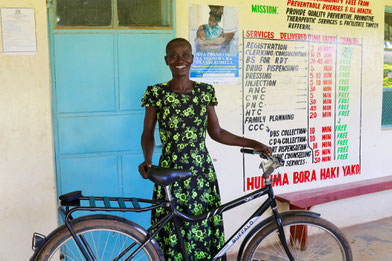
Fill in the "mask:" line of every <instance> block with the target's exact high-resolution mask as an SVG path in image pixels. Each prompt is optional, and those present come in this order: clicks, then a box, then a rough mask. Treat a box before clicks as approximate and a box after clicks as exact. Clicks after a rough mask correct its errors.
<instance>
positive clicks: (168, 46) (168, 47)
mask: <svg viewBox="0 0 392 261" xmlns="http://www.w3.org/2000/svg"><path fill="white" fill-rule="evenodd" d="M177 43H182V44H185V45H188V47H189V49H191V50H192V45H191V44H190V43H189V41H188V40H186V39H184V38H175V39H173V40H171V41H170V42H168V43H167V45H166V54H167V53H168V51H169V49H170V48H172V46H173V45H175V44H177Z"/></svg>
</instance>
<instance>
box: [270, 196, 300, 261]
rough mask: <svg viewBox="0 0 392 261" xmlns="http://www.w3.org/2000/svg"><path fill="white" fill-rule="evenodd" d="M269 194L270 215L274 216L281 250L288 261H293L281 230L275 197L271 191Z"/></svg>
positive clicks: (280, 220) (281, 225)
mask: <svg viewBox="0 0 392 261" xmlns="http://www.w3.org/2000/svg"><path fill="white" fill-rule="evenodd" d="M269 194H270V195H269V196H270V198H271V199H272V203H271V208H272V213H273V214H274V217H275V221H276V226H277V227H278V232H279V239H280V242H281V243H282V245H283V248H284V251H285V252H286V254H287V257H288V258H289V259H290V261H294V257H293V255H292V254H291V252H290V249H289V245H288V243H287V240H286V235H285V233H284V229H283V223H282V217H281V215H280V213H279V212H278V206H277V204H276V200H275V197H274V195H273V194H272V192H271V190H270V193H269Z"/></svg>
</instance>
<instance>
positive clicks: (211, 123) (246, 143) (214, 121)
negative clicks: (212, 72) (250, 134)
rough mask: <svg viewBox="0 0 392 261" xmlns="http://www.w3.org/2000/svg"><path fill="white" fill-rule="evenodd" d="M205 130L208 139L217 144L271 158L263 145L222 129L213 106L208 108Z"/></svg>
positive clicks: (267, 148) (268, 149)
mask: <svg viewBox="0 0 392 261" xmlns="http://www.w3.org/2000/svg"><path fill="white" fill-rule="evenodd" d="M207 130H208V134H209V135H210V137H211V138H212V139H213V140H215V141H217V142H220V143H222V144H226V145H232V146H240V147H248V148H253V149H254V150H255V151H258V152H262V153H261V154H260V156H261V157H263V158H265V156H264V155H263V153H265V154H267V155H268V156H269V157H271V156H272V155H271V149H270V148H269V147H268V146H266V145H264V144H263V143H261V142H258V141H255V140H251V139H247V138H243V137H240V136H237V135H234V134H232V133H230V132H228V131H226V130H224V129H222V128H221V127H220V125H219V121H218V117H217V115H216V112H215V107H214V106H213V105H209V106H208V126H207Z"/></svg>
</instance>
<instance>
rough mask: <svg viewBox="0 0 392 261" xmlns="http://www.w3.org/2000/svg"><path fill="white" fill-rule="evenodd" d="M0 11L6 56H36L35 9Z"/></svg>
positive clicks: (4, 9) (2, 9)
mask: <svg viewBox="0 0 392 261" xmlns="http://www.w3.org/2000/svg"><path fill="white" fill-rule="evenodd" d="M0 10H1V32H2V44H3V52H4V54H8V55H18V54H35V53H36V52H37V39H36V33H35V17H34V9H33V8H1V9H0Z"/></svg>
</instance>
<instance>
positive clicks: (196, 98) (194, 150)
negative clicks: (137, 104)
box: [139, 38, 271, 260]
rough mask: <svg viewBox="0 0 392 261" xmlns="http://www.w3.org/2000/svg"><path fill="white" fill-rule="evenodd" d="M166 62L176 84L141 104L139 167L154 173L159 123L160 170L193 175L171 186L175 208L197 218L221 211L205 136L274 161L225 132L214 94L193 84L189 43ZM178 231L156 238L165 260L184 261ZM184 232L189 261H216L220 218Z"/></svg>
mask: <svg viewBox="0 0 392 261" xmlns="http://www.w3.org/2000/svg"><path fill="white" fill-rule="evenodd" d="M165 61H166V64H167V65H168V66H169V68H170V70H171V72H172V76H173V79H172V80H170V81H169V82H167V83H162V84H156V85H152V86H148V88H147V90H146V92H145V94H144V96H143V98H142V106H145V108H146V113H145V118H144V130H143V134H142V139H141V144H142V148H143V153H144V159H145V161H144V162H143V163H141V164H140V166H139V172H140V174H141V175H142V176H143V178H146V176H147V173H146V171H145V167H151V164H152V163H151V162H152V155H153V150H154V129H155V125H156V122H157V121H158V123H159V133H160V138H161V141H162V145H163V148H162V155H161V158H160V161H159V165H160V166H161V167H164V168H179V169H189V170H192V172H193V174H194V176H193V177H192V178H190V179H188V180H186V181H183V182H176V183H174V184H173V185H172V188H171V189H172V193H173V196H174V198H175V200H176V208H177V209H178V210H180V211H182V212H185V213H188V214H191V215H198V214H201V213H203V212H206V211H209V210H211V209H213V208H215V207H218V206H219V205H220V195H219V188H218V183H217V180H216V174H215V170H214V167H213V165H212V161H211V158H210V156H209V154H208V151H207V149H206V147H205V134H206V130H208V134H209V135H210V136H211V138H212V139H214V140H215V141H218V142H220V143H223V144H227V145H235V146H241V147H251V148H254V149H255V150H256V151H259V152H263V153H265V154H267V155H271V151H270V149H269V147H267V146H265V145H264V144H262V143H260V142H257V141H255V140H250V139H246V138H243V137H239V136H236V135H234V134H231V133H230V132H228V131H226V130H224V129H222V128H221V127H220V125H219V121H218V118H217V115H216V113H215V108H214V106H215V105H217V100H216V97H215V91H214V88H213V87H212V86H211V85H208V84H205V83H199V82H193V81H191V80H190V79H189V71H190V67H191V65H192V62H193V55H192V47H191V45H190V43H189V42H188V41H187V40H185V39H182V38H176V39H174V40H171V41H170V42H169V43H168V44H167V46H166V56H165ZM164 195H165V194H164V189H163V188H162V187H160V186H155V188H154V193H153V198H154V199H163V198H164ZM165 214H166V213H164V212H163V210H162V209H160V210H157V211H154V212H153V213H152V223H153V224H155V223H156V222H157V221H158V220H159V219H160V218H161V217H162V216H164V215H165ZM173 231H174V225H173V224H168V225H167V226H166V227H165V228H164V229H162V230H161V232H160V233H159V234H158V235H157V241H158V242H159V244H160V247H161V249H162V251H163V254H164V255H165V258H166V260H182V254H181V250H180V249H179V247H178V239H177V236H176V235H175V233H173ZM181 232H182V235H183V237H184V240H185V245H186V248H187V252H188V254H189V257H190V260H211V259H212V255H213V254H214V253H216V252H217V250H218V249H219V248H221V247H222V246H223V244H224V241H225V240H224V234H223V220H222V216H221V215H217V216H215V217H212V218H210V219H208V220H205V221H202V222H198V223H188V222H183V223H182V224H181Z"/></svg>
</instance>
